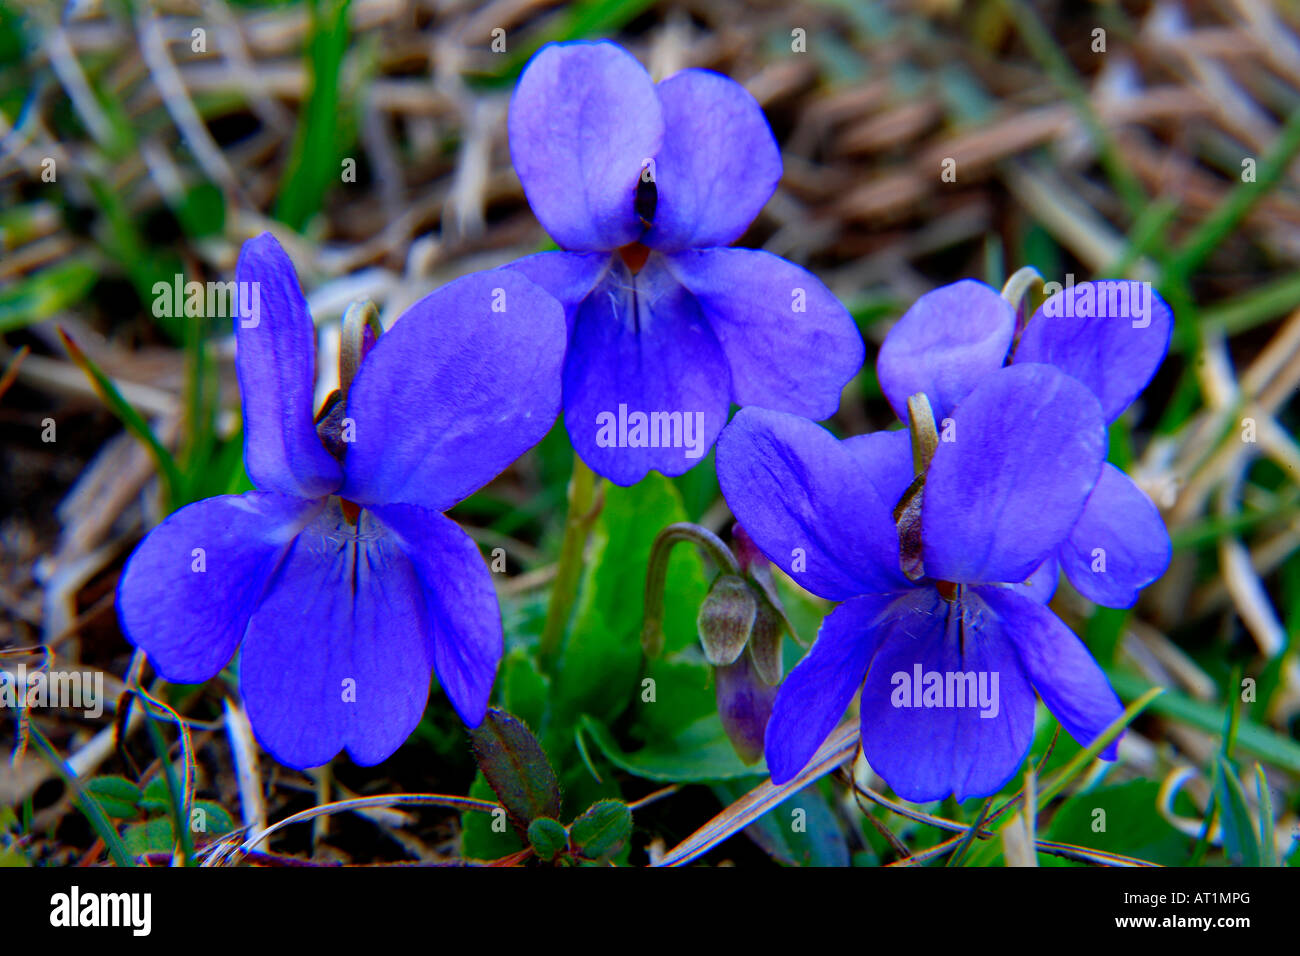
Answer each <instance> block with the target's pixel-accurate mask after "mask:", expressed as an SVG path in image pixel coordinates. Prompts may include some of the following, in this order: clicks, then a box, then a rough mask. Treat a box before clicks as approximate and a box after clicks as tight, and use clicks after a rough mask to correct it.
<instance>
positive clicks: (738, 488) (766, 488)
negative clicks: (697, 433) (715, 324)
mask: <svg viewBox="0 0 1300 956" xmlns="http://www.w3.org/2000/svg"><path fill="white" fill-rule="evenodd" d="M718 483H719V484H720V485H721V486H722V495H723V497H724V498H726V500H727V504H728V505H729V506H730V508H731V513H732V514H733V515H735V516H736V520H737V521H739V522H740V524H741V525H742V526H743V527H744V529H745V530H746V531H747V532H748V533H749V535H750V537H751V538H753V539H754V543H755V544H757V545H758V547H759V549H760V550H761V551H762V552H763V553H764V554H765V555H767V557H768V559H769V560H770V561H772V562H773V563H774V564H776V565H778V566H779V567H780V568H781V569H782V570H784V571H785V572H786V573H787V574H789V575H790V576H791V577H792V578H793V579H794V580H795V581H796V582H797V583H798V584H799V585H801V586H802V587H803V588H805V589H806V590H808V591H811V592H813V593H814V594H819V595H821V596H822V597H824V598H829V599H830V600H832V601H843V600H845V599H847V598H851V597H856V596H857V595H860V594H880V593H885V592H892V591H897V590H900V589H903V588H906V587H908V586H909V584H908V581H907V579H906V578H904V577H903V573H902V571H901V570H900V569H899V555H898V532H897V529H896V528H895V526H894V519H893V516H892V515H891V513H890V512H891V509H890V507H889V505H887V504H886V503H885V502H884V501H882V500H881V498H880V495H879V493H878V492H877V491H876V488H875V486H874V485H873V484H872V481H871V478H870V476H869V475H868V473H867V471H866V469H864V468H863V467H862V466H861V465H860V464H859V462H858V460H857V459H856V458H855V457H854V455H853V453H852V452H850V451H849V450H848V449H846V448H845V447H844V445H843V444H842V443H841V442H839V441H837V440H836V439H835V437H834V436H833V435H831V433H830V432H828V431H826V429H824V428H822V427H821V426H819V425H815V424H813V423H812V422H810V421H808V420H807V419H806V418H799V417H797V416H795V415H789V414H786V413H784V412H774V411H770V410H768V409H763V408H757V407H755V406H750V407H749V408H742V409H741V410H740V411H739V412H738V413H737V414H736V417H735V418H733V419H732V420H731V424H729V425H728V426H727V427H726V429H725V430H724V431H723V433H722V437H721V438H720V439H719V440H718Z"/></svg>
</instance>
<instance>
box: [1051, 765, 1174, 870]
mask: <svg viewBox="0 0 1300 956" xmlns="http://www.w3.org/2000/svg"><path fill="white" fill-rule="evenodd" d="M1159 793H1160V784H1159V783H1157V782H1156V781H1154V780H1132V781H1129V782H1127V783H1121V784H1117V785H1116V786H1113V787H1097V788H1096V789H1094V790H1089V791H1087V792H1085V793H1079V794H1076V795H1074V796H1072V797H1070V798H1069V799H1067V800H1066V801H1065V802H1064V803H1063V804H1061V807H1060V809H1059V810H1057V811H1056V814H1055V815H1054V816H1053V817H1052V822H1051V823H1050V824H1049V825H1048V826H1047V828H1046V830H1045V831H1044V839H1047V840H1055V841H1057V842H1059V843H1071V844H1073V845H1074V846H1083V847H1088V848H1089V849H1093V850H1104V851H1106V852H1108V853H1118V854H1120V855H1122V856H1132V857H1136V858H1138V859H1140V860H1150V861H1151V862H1152V863H1160V864H1163V865H1165V866H1178V865H1181V864H1184V863H1186V862H1187V856H1188V851H1189V848H1190V847H1189V841H1188V839H1187V838H1186V837H1185V836H1183V835H1182V834H1181V833H1179V832H1178V831H1177V830H1176V829H1175V828H1174V827H1173V826H1172V825H1171V824H1170V823H1169V821H1168V820H1166V819H1165V818H1164V817H1163V816H1161V815H1160V810H1159V809H1158V804H1157V800H1158V796H1159Z"/></svg>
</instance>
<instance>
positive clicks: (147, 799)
mask: <svg viewBox="0 0 1300 956" xmlns="http://www.w3.org/2000/svg"><path fill="white" fill-rule="evenodd" d="M171 805H172V798H171V791H169V790H168V789H167V778H166V777H165V776H163V775H162V774H158V776H156V777H154V778H153V779H152V780H150V781H149V782H148V783H147V784H145V787H144V792H143V793H142V794H141V797H140V809H141V810H144V811H145V812H146V813H166V812H167V811H168V810H169V809H170V808H171Z"/></svg>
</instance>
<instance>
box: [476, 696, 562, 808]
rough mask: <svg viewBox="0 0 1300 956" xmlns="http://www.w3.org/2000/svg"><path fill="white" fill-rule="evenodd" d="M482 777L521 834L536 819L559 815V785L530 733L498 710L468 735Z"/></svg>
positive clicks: (525, 727) (535, 739)
mask: <svg viewBox="0 0 1300 956" xmlns="http://www.w3.org/2000/svg"><path fill="white" fill-rule="evenodd" d="M469 736H470V743H471V745H472V746H473V748H474V759H475V760H477V761H478V766H479V769H480V770H482V771H483V776H484V777H486V778H487V781H488V783H489V784H491V785H492V789H493V791H495V793H496V795H497V799H499V800H500V801H501V805H502V806H503V807H505V808H506V812H507V813H508V814H510V818H511V819H512V820H513V821H514V823H515V825H516V826H518V827H519V828H520V829H521V830H526V829H527V828H528V825H529V824H530V823H531V822H532V821H533V820H534V819H536V818H537V817H558V816H559V815H560V782H559V780H558V779H557V778H556V776H555V771H554V770H553V769H552V768H551V763H550V761H549V760H547V759H546V753H545V752H544V751H543V750H542V745H541V744H540V743H538V742H537V738H536V737H534V736H533V733H532V731H530V730H529V729H528V727H527V726H526V725H525V724H524V723H523V721H521V720H519V719H518V718H517V717H515V716H513V715H512V714H509V713H507V712H506V711H504V710H501V709H500V708H497V707H490V708H488V712H487V716H486V717H484V718H483V723H481V724H479V725H478V726H477V727H475V728H474V729H473V730H471V731H470V733H469Z"/></svg>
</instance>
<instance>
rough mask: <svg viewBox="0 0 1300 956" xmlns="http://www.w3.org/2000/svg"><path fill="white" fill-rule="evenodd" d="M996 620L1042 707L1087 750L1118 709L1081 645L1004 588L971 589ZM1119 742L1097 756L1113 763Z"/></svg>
mask: <svg viewBox="0 0 1300 956" xmlns="http://www.w3.org/2000/svg"><path fill="white" fill-rule="evenodd" d="M975 590H976V591H977V592H978V593H979V595H980V596H981V597H982V598H983V599H984V601H985V603H986V604H987V605H988V607H989V609H990V611H992V612H993V614H995V615H996V616H997V617H998V618H999V619H1000V620H1001V622H1002V626H1003V629H1004V631H1005V633H1006V635H1007V638H1008V640H1009V641H1010V642H1011V643H1012V644H1014V646H1015V649H1016V655H1017V656H1018V657H1019V658H1020V661H1021V663H1022V664H1023V665H1024V667H1025V671H1026V673H1028V675H1029V679H1030V680H1031V681H1033V682H1034V687H1036V688H1037V689H1038V693H1039V696H1041V697H1042V698H1043V703H1044V704H1046V705H1047V709H1048V710H1050V711H1051V712H1052V713H1053V714H1055V715H1056V719H1057V720H1059V721H1060V722H1061V725H1062V726H1063V727H1065V729H1066V731H1068V732H1069V734H1070V736H1071V737H1073V738H1074V739H1075V741H1076V742H1077V743H1078V744H1079V746H1081V747H1087V746H1088V745H1089V744H1091V743H1092V742H1093V741H1094V740H1096V739H1097V736H1098V735H1099V734H1100V733H1101V732H1102V731H1103V730H1105V729H1106V728H1107V727H1109V726H1110V725H1111V724H1113V723H1114V722H1115V721H1116V720H1118V719H1119V716H1120V714H1122V713H1123V712H1124V705H1123V704H1121V703H1120V701H1119V698H1118V697H1116V696H1115V691H1113V690H1112V689H1111V686H1110V682H1109V681H1107V680H1106V675H1105V673H1103V672H1102V669H1101V668H1100V667H1099V666H1098V665H1097V662H1096V661H1095V660H1094V659H1093V656H1092V655H1091V654H1090V653H1088V648H1086V647H1085V646H1084V644H1083V641H1081V640H1079V638H1078V637H1077V636H1076V635H1075V633H1074V632H1073V631H1071V630H1070V629H1069V628H1068V627H1066V626H1065V624H1064V623H1063V622H1062V621H1061V619H1060V618H1059V617H1057V616H1056V615H1055V614H1053V613H1052V612H1051V611H1050V610H1049V609H1048V608H1046V607H1044V606H1043V605H1041V604H1039V603H1037V602H1036V601H1031V600H1030V599H1028V598H1026V597H1024V596H1023V595H1020V594H1016V593H1015V592H1013V591H1011V590H1010V589H1009V588H998V587H983V588H976V589H975ZM1118 746H1119V741H1118V740H1115V741H1112V742H1111V744H1110V746H1108V747H1107V748H1106V749H1105V750H1103V751H1102V752H1101V758H1102V759H1103V760H1114V759H1115V753H1116V750H1117V748H1118Z"/></svg>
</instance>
